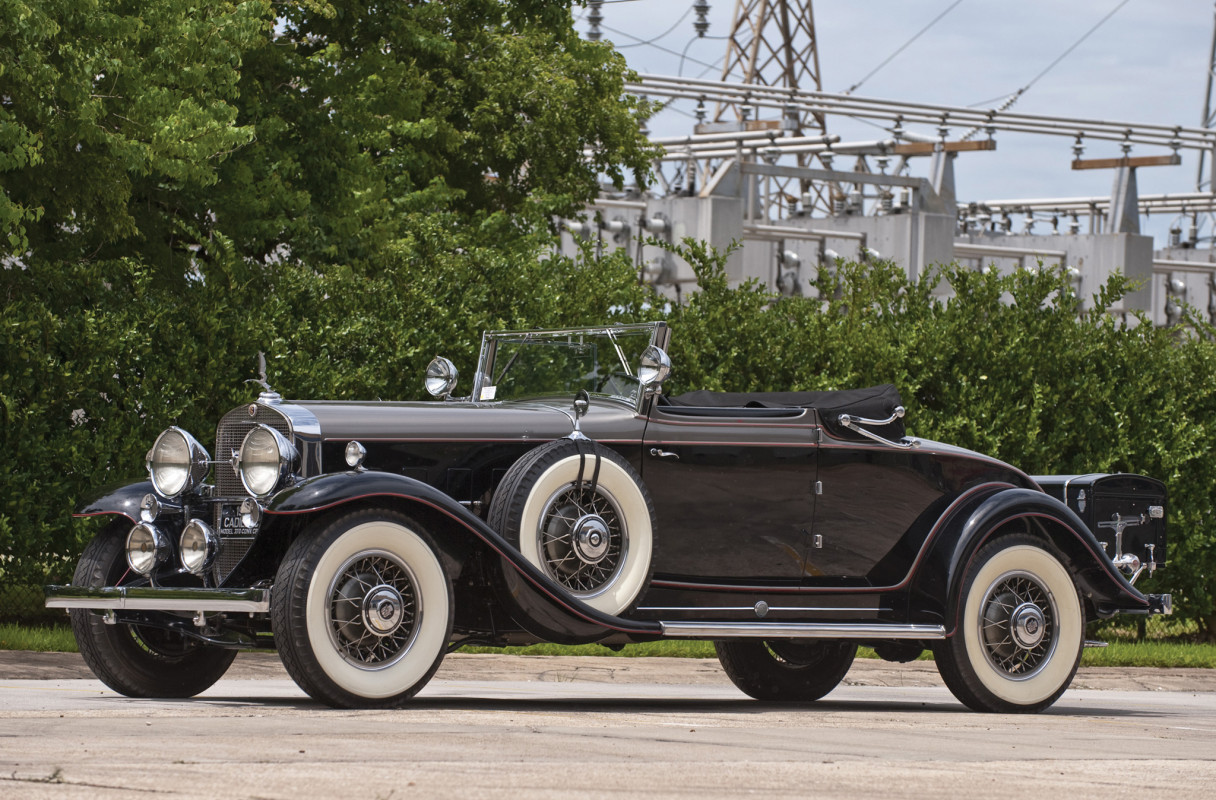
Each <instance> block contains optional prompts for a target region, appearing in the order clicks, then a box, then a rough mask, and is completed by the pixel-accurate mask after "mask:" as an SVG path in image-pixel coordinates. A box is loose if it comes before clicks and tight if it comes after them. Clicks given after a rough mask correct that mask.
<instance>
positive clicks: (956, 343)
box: [670, 243, 1216, 639]
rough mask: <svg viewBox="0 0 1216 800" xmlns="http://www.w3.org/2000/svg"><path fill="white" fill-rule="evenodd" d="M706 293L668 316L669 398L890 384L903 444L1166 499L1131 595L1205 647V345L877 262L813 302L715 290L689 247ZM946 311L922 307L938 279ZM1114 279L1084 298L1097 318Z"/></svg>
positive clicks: (834, 279)
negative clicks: (1115, 480)
mask: <svg viewBox="0 0 1216 800" xmlns="http://www.w3.org/2000/svg"><path fill="white" fill-rule="evenodd" d="M682 251H683V252H682V255H683V256H684V257H685V258H687V259H689V260H690V261H691V262H693V263H696V264H698V265H699V267H698V274H699V277H700V282H701V288H702V291H701V292H700V293H698V294H695V295H693V296H692V298H691V299H690V301H689V303H688V304H687V305H686V306H684V307H680V308H677V309H675V311H674V313H673V314H672V315H671V318H670V320H671V324H672V327H673V329H674V331H675V335H674V337H673V345H672V350H673V352H672V354H671V355H672V361H673V363H674V364H675V365H676V372H675V373H674V374H675V380H676V382H677V383H678V384H679V387H678V388H677V389H676V391H679V390H681V389H683V388H692V387H695V388H705V389H722V390H727V391H744V390H749V389H757V390H759V389H770V390H778V389H803V390H814V389H841V388H849V387H856V386H865V385H870V384H876V383H887V382H890V383H894V384H896V386H898V388H899V390H900V393H901V395H902V397H903V399H904V401H905V404H906V405H907V407H908V417H907V420H906V421H907V425H908V429H909V430H910V431H911V432H913V433H915V434H917V435H919V436H924V437H926V438H930V439H937V440H940V441H945V442H950V443H952V444H957V445H960V446H963V447H968V448H971V449H973V450H977V451H979V452H981V453H987V454H989V455H993V456H996V457H997V458H1000V459H1002V460H1005V461H1008V462H1009V463H1011V464H1014V465H1016V466H1018V467H1019V468H1021V469H1022V470H1024V471H1025V472H1027V473H1029V474H1053V473H1054V474H1073V473H1086V472H1138V473H1142V474H1146V475H1151V476H1153V477H1156V478H1159V479H1161V480H1163V481H1165V483H1166V485H1167V487H1168V489H1169V498H1170V512H1169V537H1170V539H1169V566H1168V568H1167V569H1165V570H1163V571H1160V572H1158V573H1157V574H1156V575H1155V576H1154V577H1152V578H1148V577H1147V573H1146V574H1145V576H1143V577H1142V578H1141V580H1140V581H1139V582H1138V583H1137V586H1138V588H1141V589H1142V590H1144V591H1156V592H1162V591H1169V592H1172V593H1173V594H1174V600H1175V614H1176V615H1177V616H1178V617H1179V618H1186V619H1190V620H1193V621H1195V622H1198V623H1199V624H1200V627H1201V629H1202V631H1203V633H1204V635H1205V636H1206V637H1207V638H1209V639H1212V638H1216V525H1214V524H1213V519H1212V507H1213V501H1214V499H1216V458H1214V457H1213V455H1212V453H1211V449H1210V445H1209V443H1210V442H1211V441H1212V440H1213V438H1216V330H1214V329H1213V328H1212V326H1210V325H1208V324H1207V323H1205V322H1203V321H1202V320H1201V319H1199V318H1197V317H1190V318H1188V319H1187V320H1186V323H1187V324H1186V326H1184V327H1180V328H1175V329H1170V330H1166V329H1158V328H1154V327H1153V326H1152V324H1151V323H1150V322H1148V321H1147V320H1146V319H1144V318H1142V317H1140V316H1138V315H1130V316H1129V317H1128V318H1127V319H1126V320H1123V319H1119V318H1116V317H1114V316H1111V315H1109V314H1106V313H1090V314H1082V313H1081V310H1080V302H1079V298H1077V297H1076V296H1075V294H1074V293H1073V292H1072V289H1071V284H1070V283H1069V282H1068V280H1067V279H1066V278H1064V277H1062V276H1061V274H1060V273H1058V272H1057V271H1055V270H1024V271H1019V272H1017V273H1015V274H1013V275H1008V276H1000V275H997V274H995V273H989V272H974V271H971V270H968V269H965V268H961V267H957V266H955V267H949V268H943V269H941V270H938V271H935V272H932V273H930V274H927V275H925V276H924V277H922V278H921V279H920V280H917V281H912V280H909V279H908V278H907V277H906V276H905V275H904V273H903V271H902V270H901V269H900V268H898V267H896V266H894V265H893V264H890V263H881V262H880V263H876V264H855V263H854V264H843V263H840V264H838V265H837V269H836V270H834V271H828V270H822V271H821V272H820V274H819V276H818V280H817V282H816V289H817V292H816V294H817V295H818V297H819V298H824V299H822V300H821V299H814V298H783V299H774V298H773V297H772V296H771V294H769V293H768V292H766V291H765V290H764V289H762V288H761V287H759V286H756V285H748V286H744V287H741V288H739V289H737V290H731V289H729V288H727V283H726V280H725V277H724V275H723V273H722V259H721V257H720V256H718V255H717V254H715V253H713V252H711V251H709V250H707V249H706V248H703V247H702V246H700V245H698V244H694V243H686V244H685V245H684V247H683V248H682ZM943 279H944V280H946V281H948V282H949V284H950V286H951V287H952V288H953V290H954V293H955V296H954V297H953V298H952V299H950V300H949V302H943V301H942V300H941V299H940V298H939V297H937V296H935V295H934V293H933V292H934V289H935V288H936V287H937V286H938V284H939V283H940V282H941V281H942V280H943ZM1126 286H1127V283H1126V281H1125V280H1124V279H1123V278H1122V277H1120V276H1115V277H1114V278H1112V279H1111V281H1110V282H1109V283H1108V284H1107V285H1106V286H1104V287H1103V288H1102V289H1101V291H1100V293H1099V295H1098V296H1097V298H1096V305H1097V307H1099V308H1109V307H1110V306H1111V305H1112V304H1113V303H1114V302H1116V300H1117V299H1118V298H1119V297H1120V295H1121V294H1122V292H1123V291H1124V290H1125V288H1126Z"/></svg>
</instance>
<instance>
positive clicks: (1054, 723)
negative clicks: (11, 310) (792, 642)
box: [0, 654, 1216, 800]
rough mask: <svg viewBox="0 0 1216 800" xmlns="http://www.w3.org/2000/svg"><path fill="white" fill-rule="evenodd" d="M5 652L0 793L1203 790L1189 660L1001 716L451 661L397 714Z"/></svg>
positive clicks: (872, 683) (702, 674)
mask: <svg viewBox="0 0 1216 800" xmlns="http://www.w3.org/2000/svg"><path fill="white" fill-rule="evenodd" d="M15 660H16V661H20V660H21V659H20V657H19V656H18V657H16V658H14V657H13V656H9V657H8V658H7V660H5V659H0V797H4V798H7V797H21V798H26V797H30V798H43V797H46V798H76V797H81V798H85V797H87V798H111V797H112V798H120V797H121V798H124V800H129V798H132V797H152V796H166V797H173V798H177V797H182V798H193V797H200V798H202V797H206V798H212V797H250V798H289V799H290V800H299V799H300V798H311V797H343V798H408V797H420V798H421V797H426V798H430V797H444V796H450V797H476V798H498V797H504V798H506V797H510V798H521V797H525V798H533V797H537V798H550V797H552V798H558V797H561V798H568V797H601V796H612V797H621V796H646V797H690V798H692V797H696V798H705V797H739V796H751V795H754V796H760V797H766V798H767V797H816V798H831V797H857V796H862V795H865V796H867V797H917V798H920V797H924V798H929V797H932V798H942V797H967V798H988V797H993V798H1017V800H1027V798H1036V797H1039V796H1043V795H1044V793H1045V792H1051V793H1052V794H1053V795H1055V796H1058V797H1060V798H1067V800H1084V798H1102V800H1110V799H1111V798H1123V797H1129V798H1130V797H1137V798H1140V797H1170V798H1178V797H1183V798H1187V800H1190V799H1191V798H1200V797H1211V796H1216V691H1214V690H1213V689H1214V686H1213V684H1214V683H1216V681H1214V680H1213V678H1212V676H1210V675H1208V674H1206V673H1205V672H1203V671H1190V672H1191V673H1192V675H1191V677H1189V678H1187V677H1186V673H1179V672H1174V671H1160V670H1152V671H1131V672H1130V673H1129V672H1128V671H1112V674H1111V675H1105V676H1104V675H1103V674H1101V673H1094V674H1092V675H1088V676H1087V675H1086V674H1082V675H1081V676H1080V678H1079V680H1078V683H1077V684H1076V685H1100V686H1109V687H1112V688H1104V689H1071V690H1069V692H1067V693H1066V694H1065V695H1064V697H1063V698H1062V699H1061V700H1060V702H1058V703H1057V704H1056V705H1055V706H1054V707H1053V708H1052V709H1051V710H1049V711H1048V712H1046V713H1043V714H1038V715H1032V716H1021V715H1018V716H1014V715H1008V716H1006V715H986V714H975V713H972V712H968V711H966V710H965V709H963V707H962V706H961V705H959V704H958V703H957V702H956V701H955V700H954V699H953V697H951V696H950V694H949V693H948V692H947V691H946V690H945V689H944V688H942V687H941V686H940V682H938V681H936V679H935V678H934V676H933V675H932V667H931V665H925V664H913V665H884V664H880V663H878V662H870V663H861V662H859V664H858V666H856V667H855V668H854V670H853V671H852V672H850V675H849V677H848V678H846V683H845V684H844V685H842V686H841V687H840V688H838V689H837V690H836V691H835V692H833V693H832V694H830V695H829V696H828V697H827V698H826V699H825V700H822V701H820V702H818V703H813V704H805V705H788V704H772V703H758V702H755V701H752V700H749V699H747V698H745V697H744V696H743V695H741V694H740V693H739V692H738V691H736V690H735V689H734V688H733V687H732V686H731V685H730V684H729V683H728V682H726V680H725V678H724V676H722V674H721V672H720V670H718V669H717V668H716V665H714V664H713V663H712V662H706V661H683V660H678V659H590V658H583V659H537V658H533V659H527V658H518V657H517V658H511V657H503V656H463V657H460V656H457V657H453V658H449V659H448V661H447V662H445V666H444V669H443V670H442V671H441V673H440V675H439V677H437V678H436V679H435V680H434V681H432V682H431V684H430V685H429V686H428V687H427V688H426V689H425V690H424V691H423V693H422V694H421V695H420V696H419V697H418V698H416V700H415V702H414V703H413V704H412V705H411V706H410V707H409V708H407V709H404V710H399V711H334V710H330V709H327V708H324V707H321V706H319V705H317V704H315V703H313V702H311V701H310V700H309V699H308V698H307V697H306V696H304V695H303V694H302V693H301V692H300V691H299V690H298V689H297V688H296V687H295V685H294V684H293V683H291V682H290V681H289V680H287V679H286V677H285V675H284V674H283V673H282V671H281V667H279V666H278V665H277V663H276V662H275V661H274V659H273V657H272V656H270V657H261V658H249V657H245V656H242V659H241V661H239V662H238V668H237V669H234V670H233V672H232V673H230V674H231V675H232V676H233V677H229V678H225V679H224V680H222V681H220V683H218V684H217V685H216V686H215V687H213V688H212V689H211V690H210V691H208V692H207V693H206V694H205V695H204V696H202V697H200V698H196V699H194V700H189V701H151V700H131V699H128V698H122V697H119V696H117V695H115V694H114V693H113V692H111V691H109V690H108V689H105V687H103V686H102V685H101V684H100V683H98V682H96V681H94V680H91V679H87V678H83V677H80V676H79V675H80V673H79V672H77V671H76V670H78V668H79V664H78V659H77V660H75V661H72V660H68V661H66V662H65V661H64V659H62V658H61V659H58V661H56V660H54V659H44V660H43V663H41V664H40V665H36V666H40V669H41V671H42V672H43V674H44V676H45V677H43V678H41V679H35V678H32V677H30V675H29V670H30V668H31V664H30V663H24V664H22V663H18V664H14V663H13V662H14V661H15ZM26 661H27V662H31V663H32V662H37V661H38V659H37V658H35V657H33V656H29V654H27V658H26ZM23 669H24V671H23ZM18 676H20V677H18ZM1158 686H1168V687H1172V688H1173V689H1174V690H1172V691H1170V690H1157V687H1158ZM1128 687H1140V688H1128Z"/></svg>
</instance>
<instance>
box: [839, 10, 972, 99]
mask: <svg viewBox="0 0 1216 800" xmlns="http://www.w3.org/2000/svg"><path fill="white" fill-rule="evenodd" d="M962 2H963V0H954V2H953V3H951V4H950V7H949V8H947V9H946V10H945V11H943V12H942V13H940V14H938V15H937V16H936V17H934V18H933V19H932V20H930V22H929V24H928V25H926V26H925V27H923V28H921V29H920V30H919V31H917V32H916V34H915V35H914V36H913V37H912V38H911V39H909V40H908V41H906V42H904V43H903V44H902V45H900V46H899V48H898V49H897V50H896V51H895V52H894V53H892V54H891V55H889V56H887V57H886V58H885V59H883V62H882V63H881V64H879V65H878V66H877V67H875V68H874V69H872V70H870V71H869V72H867V73H866V75H865V77H864V78H862V79H861V80H859V81H858V82H857V83H855V84H853V85H852V86H850V87H849V88H847V89H845V90H844V91H843V92H841V94H852V93H853V90H854V89H857V88H859V87H860V86H861V85H862V84H863V83H865V82H866V81H868V80H869V79H870V78H872V77H874V74H875V73H876V72H878V71H879V70H880V69H882V68H883V67H885V66H886V65H887V64H890V63H891V62H892V61H894V60H895V57H896V56H898V55H899V54H900V53H902V52H903V51H905V50H907V49H908V46H909V45H911V44H912V43H913V42H915V41H916V40H917V39H919V38H920V37H921V36H922V35H923V34H924V33H925V31H927V30H929V29H930V28H932V27H933V26H934V25H936V24H937V23H938V21H939V20H941V18H942V17H944V16H946V15H947V14H949V13H950V12H951V11H953V10H954V9H956V8H958V6H959V4H960V3H962Z"/></svg>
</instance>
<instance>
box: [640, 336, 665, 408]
mask: <svg viewBox="0 0 1216 800" xmlns="http://www.w3.org/2000/svg"><path fill="white" fill-rule="evenodd" d="M670 374H671V358H670V357H668V355H667V353H666V352H664V351H663V349H662V348H659V347H655V346H654V345H653V344H652V345H650V346H649V347H647V348H646V349H645V350H643V351H642V362H641V363H640V364H639V365H638V382H639V383H641V384H642V389H643V390H644V391H645V392H646V394H647V395H652V394H658V393H659V392H660V391H661V390H662V387H663V381H665V380H667V376H668V375H670Z"/></svg>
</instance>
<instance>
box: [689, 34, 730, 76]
mask: <svg viewBox="0 0 1216 800" xmlns="http://www.w3.org/2000/svg"><path fill="white" fill-rule="evenodd" d="M729 38H730V37H729V36H694V37H692V38H691V39H689V40H688V44H686V45H684V52H683V53H680V67H679V69H677V70H676V75H680V76H682V75H683V74H684V59H685V58H686V57H687V56H688V48H689V47H692V43H693V42H695V41H697V40H698V39H718V40H721V39H729ZM722 58H725V56H723V57H722ZM722 58H719V59H718V60H717V62H715V64H714V66H717V65H718V64H721V63H722ZM704 74H705V73H704V72H702V73H701V74H700V75H698V76H697V77H698V78H700V77H701V76H702V75H704Z"/></svg>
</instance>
